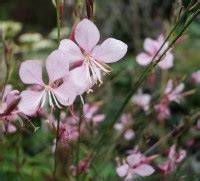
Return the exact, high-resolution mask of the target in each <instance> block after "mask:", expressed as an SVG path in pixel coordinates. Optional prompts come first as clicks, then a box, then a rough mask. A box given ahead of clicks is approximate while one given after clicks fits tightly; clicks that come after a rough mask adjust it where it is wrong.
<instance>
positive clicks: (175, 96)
mask: <svg viewBox="0 0 200 181" xmlns="http://www.w3.org/2000/svg"><path fill="white" fill-rule="evenodd" d="M184 88H185V85H184V83H180V84H178V85H176V86H174V83H173V80H171V79H170V80H169V81H168V82H167V85H166V88H165V91H164V94H165V97H166V99H168V101H169V102H171V101H175V102H176V103H180V101H181V100H182V92H183V89H184Z"/></svg>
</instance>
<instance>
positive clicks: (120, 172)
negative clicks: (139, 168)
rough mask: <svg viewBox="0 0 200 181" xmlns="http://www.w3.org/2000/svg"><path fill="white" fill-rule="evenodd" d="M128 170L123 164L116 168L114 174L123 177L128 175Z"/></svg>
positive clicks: (126, 165)
mask: <svg viewBox="0 0 200 181" xmlns="http://www.w3.org/2000/svg"><path fill="white" fill-rule="evenodd" d="M128 169H129V166H128V164H124V165H121V166H119V167H117V169H116V172H117V174H118V175H119V176H120V177H125V176H126V175H127V173H128Z"/></svg>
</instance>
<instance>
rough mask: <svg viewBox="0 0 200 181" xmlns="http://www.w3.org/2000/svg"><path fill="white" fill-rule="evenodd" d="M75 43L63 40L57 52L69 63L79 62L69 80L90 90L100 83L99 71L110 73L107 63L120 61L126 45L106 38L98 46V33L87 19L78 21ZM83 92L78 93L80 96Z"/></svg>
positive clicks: (82, 88)
mask: <svg viewBox="0 0 200 181" xmlns="http://www.w3.org/2000/svg"><path fill="white" fill-rule="evenodd" d="M74 38H75V41H76V43H77V44H78V45H77V44H76V43H74V42H73V41H72V40H69V39H64V40H62V41H61V42H60V45H59V48H58V49H59V50H62V51H63V52H65V53H67V57H68V59H69V60H70V62H71V63H73V62H77V61H81V62H82V65H81V66H80V67H78V68H76V69H74V70H72V74H71V79H72V80H74V82H75V83H76V84H77V85H78V86H79V87H80V89H79V90H84V89H85V88H87V89H90V88H91V86H93V85H94V83H96V81H97V80H98V81H99V82H100V83H102V77H101V70H102V71H103V72H105V73H106V74H107V73H110V72H111V67H109V66H108V65H107V63H113V62H116V61H118V60H120V59H121V58H122V57H123V56H124V55H125V54H126V52H127V45H126V44H125V43H123V42H122V41H120V40H117V39H114V38H108V39H106V40H105V41H104V42H103V43H101V44H100V45H97V43H98V42H99V39H100V33H99V30H98V29H97V27H96V26H95V24H94V23H93V22H91V21H90V20H88V19H83V20H82V21H80V22H79V23H78V24H77V26H76V28H75V31H74ZM82 92H83V91H79V94H81V93H82Z"/></svg>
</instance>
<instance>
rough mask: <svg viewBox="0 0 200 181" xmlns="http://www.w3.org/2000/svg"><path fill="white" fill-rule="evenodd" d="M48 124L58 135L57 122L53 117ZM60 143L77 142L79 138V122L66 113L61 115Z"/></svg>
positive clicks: (50, 117)
mask: <svg viewBox="0 0 200 181" xmlns="http://www.w3.org/2000/svg"><path fill="white" fill-rule="evenodd" d="M48 123H49V126H50V129H51V130H52V131H54V132H55V133H56V129H57V121H56V120H55V118H54V117H53V116H49V118H48ZM59 126H60V127H59V141H60V142H61V143H62V144H66V143H68V142H71V141H76V140H77V139H78V136H79V132H78V124H77V121H76V120H75V119H74V118H72V117H67V114H66V113H65V112H61V114H60V125H59Z"/></svg>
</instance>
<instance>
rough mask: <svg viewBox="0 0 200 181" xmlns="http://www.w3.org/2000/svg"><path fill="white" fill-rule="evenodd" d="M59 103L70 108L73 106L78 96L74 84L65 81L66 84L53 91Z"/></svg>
mask: <svg viewBox="0 0 200 181" xmlns="http://www.w3.org/2000/svg"><path fill="white" fill-rule="evenodd" d="M53 93H54V94H55V96H56V98H57V99H58V102H59V103H60V104H62V105H63V106H70V105H72V104H73V102H74V100H75V98H76V96H77V94H76V90H75V89H74V84H73V83H71V82H70V81H67V82H66V81H64V83H63V84H62V85H61V86H59V87H58V88H56V89H53Z"/></svg>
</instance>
